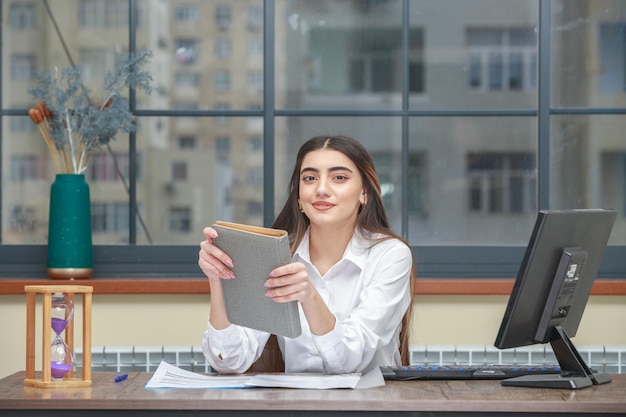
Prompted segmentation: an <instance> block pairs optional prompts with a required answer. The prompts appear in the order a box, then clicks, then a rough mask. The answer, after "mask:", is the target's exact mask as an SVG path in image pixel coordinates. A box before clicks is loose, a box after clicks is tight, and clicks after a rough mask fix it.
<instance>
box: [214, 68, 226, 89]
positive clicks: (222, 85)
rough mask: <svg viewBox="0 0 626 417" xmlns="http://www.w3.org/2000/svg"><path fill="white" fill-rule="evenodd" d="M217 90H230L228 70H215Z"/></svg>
mask: <svg viewBox="0 0 626 417" xmlns="http://www.w3.org/2000/svg"><path fill="white" fill-rule="evenodd" d="M215 90H216V91H228V90H230V73H229V72H228V71H216V72H215Z"/></svg>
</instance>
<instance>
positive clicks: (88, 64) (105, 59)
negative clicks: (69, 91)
mask: <svg viewBox="0 0 626 417" xmlns="http://www.w3.org/2000/svg"><path fill="white" fill-rule="evenodd" d="M116 59H117V55H116V53H115V51H113V50H108V49H103V48H94V49H82V50H81V51H80V75H81V77H82V78H83V80H85V81H96V82H101V80H102V79H103V78H104V76H105V74H106V73H107V71H111V70H112V69H113V68H114V67H115V60H116Z"/></svg>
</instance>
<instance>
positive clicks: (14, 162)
mask: <svg viewBox="0 0 626 417" xmlns="http://www.w3.org/2000/svg"><path fill="white" fill-rule="evenodd" d="M43 168H44V163H43V160H42V158H41V157H39V156H37V155H15V156H14V157H13V158H11V181H28V180H35V179H41V178H45V172H44V169H43Z"/></svg>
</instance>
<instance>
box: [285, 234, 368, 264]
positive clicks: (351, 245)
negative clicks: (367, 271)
mask: <svg viewBox="0 0 626 417" xmlns="http://www.w3.org/2000/svg"><path fill="white" fill-rule="evenodd" d="M309 238H310V229H307V231H306V233H305V234H304V236H303V238H302V241H301V242H300V244H299V245H298V248H297V249H296V251H295V253H294V255H297V256H298V257H300V259H302V260H303V261H306V262H307V263H309V264H310V263H311V254H310V252H309ZM370 246H371V242H370V241H368V240H367V239H366V238H365V237H364V236H363V235H362V233H359V232H357V233H355V234H354V236H352V239H350V242H348V246H347V247H346V250H345V251H344V253H343V255H342V257H341V260H340V261H339V262H338V263H341V262H343V261H344V260H347V261H350V262H352V263H353V264H354V265H356V266H357V267H359V269H361V270H363V268H364V267H365V263H366V260H367V255H368V252H369V248H370Z"/></svg>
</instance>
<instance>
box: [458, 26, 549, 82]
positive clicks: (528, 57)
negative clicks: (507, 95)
mask: <svg viewBox="0 0 626 417" xmlns="http://www.w3.org/2000/svg"><path fill="white" fill-rule="evenodd" d="M536 44H537V35H536V33H535V31H534V29H530V28H529V29H478V28H476V29H468V30H467V48H468V59H469V62H468V65H467V66H468V71H467V76H468V85H469V86H470V88H472V89H476V90H500V91H523V90H532V89H534V88H535V87H536V72H537V49H536Z"/></svg>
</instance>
